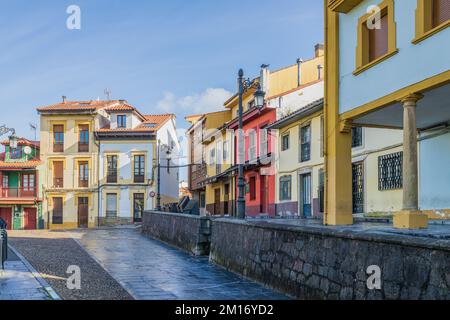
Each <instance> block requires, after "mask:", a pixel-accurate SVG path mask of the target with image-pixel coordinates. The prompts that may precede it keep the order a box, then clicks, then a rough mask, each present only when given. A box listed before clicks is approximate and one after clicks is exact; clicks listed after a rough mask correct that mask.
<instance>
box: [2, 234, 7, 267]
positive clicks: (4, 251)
mask: <svg viewBox="0 0 450 320" xmlns="http://www.w3.org/2000/svg"><path fill="white" fill-rule="evenodd" d="M7 259H8V233H7V232H6V230H4V229H1V230H0V261H1V265H2V269H3V270H4V269H5V261H6V260H7Z"/></svg>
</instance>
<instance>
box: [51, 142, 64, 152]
mask: <svg viewBox="0 0 450 320" xmlns="http://www.w3.org/2000/svg"><path fill="white" fill-rule="evenodd" d="M53 152H64V142H62V143H59V142H55V143H54V144H53Z"/></svg>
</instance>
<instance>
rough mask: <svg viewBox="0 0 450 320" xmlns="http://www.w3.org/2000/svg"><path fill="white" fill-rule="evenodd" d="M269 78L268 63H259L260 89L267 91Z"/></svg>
mask: <svg viewBox="0 0 450 320" xmlns="http://www.w3.org/2000/svg"><path fill="white" fill-rule="evenodd" d="M269 78H270V70H269V65H268V64H263V65H261V74H260V78H259V83H260V85H261V90H262V91H264V92H266V93H269V86H270V83H269V82H270V81H269Z"/></svg>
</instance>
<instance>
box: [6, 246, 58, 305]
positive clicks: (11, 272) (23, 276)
mask: <svg viewBox="0 0 450 320" xmlns="http://www.w3.org/2000/svg"><path fill="white" fill-rule="evenodd" d="M49 299H51V298H50V296H49V295H48V294H47V292H46V290H45V289H44V287H43V286H42V285H41V284H40V283H39V281H38V280H37V279H36V278H35V276H34V275H33V273H32V272H31V270H29V269H28V267H27V266H26V265H25V263H24V262H23V261H22V260H20V258H19V257H18V256H17V255H16V254H15V253H14V252H12V251H11V250H8V260H7V261H6V262H5V270H2V269H1V267H0V300H49Z"/></svg>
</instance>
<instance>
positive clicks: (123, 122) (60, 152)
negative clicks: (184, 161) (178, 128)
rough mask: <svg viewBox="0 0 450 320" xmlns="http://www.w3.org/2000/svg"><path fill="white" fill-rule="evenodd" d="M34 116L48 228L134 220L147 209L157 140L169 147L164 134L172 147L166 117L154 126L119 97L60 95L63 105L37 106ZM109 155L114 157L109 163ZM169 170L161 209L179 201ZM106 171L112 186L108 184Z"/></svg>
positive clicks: (149, 118) (171, 130) (174, 176)
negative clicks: (97, 98)
mask: <svg viewBox="0 0 450 320" xmlns="http://www.w3.org/2000/svg"><path fill="white" fill-rule="evenodd" d="M38 113H39V115H40V120H41V126H40V128H41V134H40V137H41V160H42V162H43V168H42V170H43V174H42V176H43V179H42V184H43V200H44V201H43V218H44V220H45V226H46V228H50V229H74V228H91V227H96V226H98V225H100V224H102V223H104V224H113V223H124V222H125V221H127V222H130V220H131V221H136V222H137V221H139V219H140V216H141V214H142V210H143V209H145V208H152V206H153V201H150V200H149V197H150V192H151V191H152V190H153V189H152V190H150V189H149V188H150V186H151V185H152V183H153V184H154V182H153V181H155V176H154V174H153V172H154V171H155V169H154V168H155V165H156V160H155V154H156V152H155V150H156V149H155V148H156V144H155V142H156V141H158V139H159V140H162V141H164V142H167V141H169V140H168V137H169V136H170V137H172V138H173V139H174V140H175V141H176V143H175V147H177V146H178V139H176V134H175V133H174V131H175V129H174V126H175V122H174V120H173V117H172V116H169V115H168V116H166V117H164V118H167V119H170V121H165V122H164V123H163V122H160V121H159V119H158V121H156V123H155V120H154V119H153V117H152V116H142V115H141V114H140V113H139V112H138V111H137V110H136V109H135V108H134V107H131V106H129V105H128V103H127V102H126V101H125V100H108V101H67V100H66V98H65V97H63V101H62V102H61V103H58V104H54V105H50V106H45V107H40V108H38ZM156 129H157V130H156ZM108 156H112V157H109V158H108ZM113 156H116V158H115V159H116V160H115V161H112V162H109V163H108V159H112V158H114V157H113ZM176 157H177V155H175V157H174V158H176ZM163 159H166V158H164V157H163ZM165 164H167V163H165ZM169 164H170V163H169ZM108 165H109V166H110V167H109V168H110V169H111V170H109V171H108ZM121 166H124V167H123V168H122V167H121ZM171 170H172V171H170V170H169V172H168V173H165V172H166V171H164V173H162V174H161V177H162V178H163V174H164V179H165V180H164V183H163V184H161V190H160V191H161V194H162V204H163V203H164V202H169V201H170V202H177V200H178V168H174V169H171ZM112 171H115V173H116V176H117V183H114V182H110V183H108V182H107V180H108V173H111V175H110V176H109V178H110V179H111V178H112V175H113V174H112ZM136 177H137V180H136V179H135V178H136ZM105 180H106V181H105ZM110 181H111V180H110ZM153 188H154V187H153ZM118 190H120V192H119V191H118ZM122 191H123V192H122ZM108 195H109V196H108ZM114 195H115V196H116V197H115V198H114ZM113 204H115V207H116V210H114V208H113ZM108 209H110V210H108ZM107 217H108V219H107Z"/></svg>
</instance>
